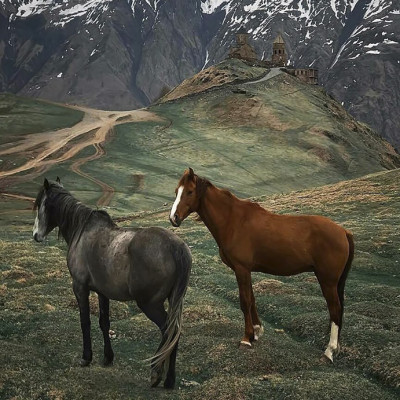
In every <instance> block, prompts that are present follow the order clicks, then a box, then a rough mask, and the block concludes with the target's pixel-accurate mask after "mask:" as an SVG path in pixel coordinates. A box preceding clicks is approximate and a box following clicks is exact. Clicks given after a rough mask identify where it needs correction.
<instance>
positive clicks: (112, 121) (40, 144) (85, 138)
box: [0, 105, 163, 206]
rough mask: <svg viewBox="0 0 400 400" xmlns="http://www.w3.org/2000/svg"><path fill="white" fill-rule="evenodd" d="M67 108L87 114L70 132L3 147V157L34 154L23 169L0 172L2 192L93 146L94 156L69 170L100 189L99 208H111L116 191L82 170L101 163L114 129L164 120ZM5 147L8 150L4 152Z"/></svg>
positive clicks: (47, 134) (146, 113)
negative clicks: (127, 124)
mask: <svg viewBox="0 0 400 400" xmlns="http://www.w3.org/2000/svg"><path fill="white" fill-rule="evenodd" d="M66 107H69V108H73V109H76V110H80V111H83V112H84V113H85V114H84V117H83V119H82V121H80V122H79V123H77V124H76V125H74V126H72V127H70V128H64V129H59V130H56V131H47V132H40V133H32V134H26V135H24V137H23V138H22V141H21V143H19V144H18V145H16V146H13V147H8V148H7V145H4V146H0V156H1V155H15V156H18V157H21V155H22V156H23V155H24V154H25V153H26V152H33V153H34V155H33V156H32V159H30V160H29V161H27V162H25V163H24V164H23V165H21V166H18V167H16V168H13V169H9V170H5V171H1V170H0V190H1V186H3V187H4V186H9V185H10V184H11V183H14V182H22V181H27V180H29V179H33V178H35V177H36V176H38V175H40V174H42V173H43V172H45V171H46V170H48V169H49V168H50V167H51V166H52V165H54V164H59V163H62V162H65V161H67V160H69V159H71V158H72V157H74V156H75V155H76V154H78V153H79V152H80V151H81V150H83V149H84V148H86V147H88V146H94V148H95V150H96V151H95V154H93V155H91V156H88V157H84V158H81V159H79V160H77V161H75V162H74V163H73V164H72V165H71V166H70V169H71V170H72V171H73V172H75V173H76V174H78V175H80V176H82V177H84V178H86V179H88V180H90V181H92V182H94V183H96V184H97V185H99V186H100V187H101V189H102V192H103V194H102V196H101V197H100V199H99V200H98V202H97V205H98V206H106V205H108V204H110V201H111V199H112V197H113V195H114V192H115V190H114V188H113V187H111V186H110V185H108V184H107V183H105V182H102V181H100V180H99V179H97V178H94V177H92V176H90V175H89V174H87V173H84V172H82V171H81V170H80V167H81V166H82V165H83V164H85V163H87V162H89V161H92V160H95V159H98V158H100V157H102V156H103V155H104V154H105V150H104V148H103V146H102V144H103V143H105V142H106V140H107V136H108V134H109V133H110V132H111V131H113V129H114V127H115V126H117V125H119V124H124V123H128V122H142V121H163V120H162V119H161V118H160V117H158V116H157V115H156V114H154V113H152V112H150V111H147V110H144V109H141V110H133V111H103V110H95V109H92V108H88V107H78V106H69V105H67V106H66ZM93 133H94V134H93ZM2 147H3V148H4V147H5V148H4V149H2ZM25 171H30V172H29V173H28V174H25V175H23V176H21V175H18V174H20V173H21V172H25ZM4 183H6V185H4ZM1 194H2V195H4V196H8V197H14V198H19V199H23V200H30V201H31V198H29V197H27V196H23V195H18V194H11V193H7V192H4V191H0V195H1Z"/></svg>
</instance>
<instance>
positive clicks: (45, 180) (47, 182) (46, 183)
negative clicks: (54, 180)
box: [43, 178, 50, 190]
mask: <svg viewBox="0 0 400 400" xmlns="http://www.w3.org/2000/svg"><path fill="white" fill-rule="evenodd" d="M43 186H44V188H45V189H46V190H49V188H50V183H49V181H48V180H47V178H44V182H43Z"/></svg>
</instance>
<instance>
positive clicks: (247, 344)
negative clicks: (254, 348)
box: [239, 340, 251, 349]
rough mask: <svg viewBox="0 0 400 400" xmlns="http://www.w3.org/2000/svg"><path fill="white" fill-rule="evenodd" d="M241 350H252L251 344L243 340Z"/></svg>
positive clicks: (240, 345)
mask: <svg viewBox="0 0 400 400" xmlns="http://www.w3.org/2000/svg"><path fill="white" fill-rule="evenodd" d="M239 349H251V343H250V342H247V341H246V340H241V341H240V344H239Z"/></svg>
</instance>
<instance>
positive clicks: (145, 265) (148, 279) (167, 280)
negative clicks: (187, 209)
mask: <svg viewBox="0 0 400 400" xmlns="http://www.w3.org/2000/svg"><path fill="white" fill-rule="evenodd" d="M129 254H130V256H131V259H132V267H131V271H130V276H129V287H130V290H131V294H132V296H133V298H134V299H136V300H137V301H139V302H140V301H146V302H150V303H151V302H157V301H160V300H164V299H165V298H167V297H168V295H169V293H170V292H171V290H172V287H173V285H174V283H175V281H176V278H177V274H178V272H179V271H178V270H177V267H178V262H179V259H180V257H182V254H183V255H184V256H185V257H186V258H187V259H188V260H189V259H190V260H191V258H190V250H189V248H188V246H187V245H186V244H185V242H184V241H183V240H182V239H180V238H179V237H178V236H177V235H175V234H174V233H173V232H171V231H169V230H167V229H164V228H160V227H150V228H143V229H141V230H139V231H138V232H137V233H136V234H135V236H134V237H133V238H132V240H131V242H130V244H129Z"/></svg>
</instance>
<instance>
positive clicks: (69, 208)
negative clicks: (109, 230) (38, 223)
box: [34, 183, 116, 242]
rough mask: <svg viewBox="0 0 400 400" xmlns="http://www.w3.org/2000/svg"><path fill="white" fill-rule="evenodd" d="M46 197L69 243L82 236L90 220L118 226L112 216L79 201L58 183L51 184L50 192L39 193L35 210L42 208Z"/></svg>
mask: <svg viewBox="0 0 400 400" xmlns="http://www.w3.org/2000/svg"><path fill="white" fill-rule="evenodd" d="M44 195H46V200H45V201H46V208H48V209H50V210H51V218H52V219H53V221H55V222H57V225H58V227H59V229H60V232H61V234H62V235H63V237H64V239H65V240H66V241H67V242H71V241H72V240H73V239H75V236H76V235H77V234H78V235H80V234H81V233H82V231H83V230H84V228H85V226H86V225H87V223H88V222H89V219H92V218H96V219H97V220H99V222H100V221H101V222H102V223H103V224H104V223H105V224H106V225H108V226H109V227H115V226H116V224H115V223H114V221H113V220H112V219H111V217H110V215H109V214H108V213H107V212H106V211H103V210H95V209H92V208H90V207H88V206H86V205H84V204H82V203H81V202H80V201H78V200H77V199H76V198H75V197H74V196H73V195H72V194H71V193H70V192H68V190H66V189H64V187H63V186H61V185H59V184H58V183H50V187H49V189H48V190H45V188H44V187H42V188H41V190H40V191H39V193H38V195H37V197H36V200H35V203H34V209H37V208H38V207H40V204H41V202H42V199H43V196H44Z"/></svg>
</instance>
